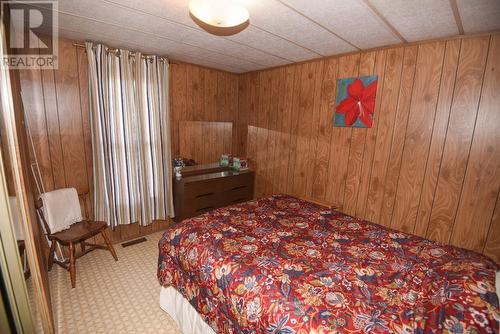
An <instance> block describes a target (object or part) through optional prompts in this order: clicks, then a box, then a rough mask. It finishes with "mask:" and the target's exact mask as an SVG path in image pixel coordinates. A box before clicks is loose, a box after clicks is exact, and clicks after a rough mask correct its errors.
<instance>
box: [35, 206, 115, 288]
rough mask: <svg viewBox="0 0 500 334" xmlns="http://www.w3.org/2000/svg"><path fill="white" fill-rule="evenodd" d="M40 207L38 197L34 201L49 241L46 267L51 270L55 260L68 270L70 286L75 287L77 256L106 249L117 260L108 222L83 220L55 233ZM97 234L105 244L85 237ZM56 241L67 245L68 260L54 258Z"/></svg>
mask: <svg viewBox="0 0 500 334" xmlns="http://www.w3.org/2000/svg"><path fill="white" fill-rule="evenodd" d="M42 208H43V202H42V200H41V199H39V200H37V201H36V209H37V211H38V213H39V215H40V218H41V220H42V222H43V225H44V227H45V230H46V231H47V237H48V238H49V240H50V241H51V245H50V252H49V261H48V262H49V263H48V267H49V268H48V269H49V271H50V270H52V265H53V263H54V262H55V263H57V264H58V265H60V266H61V267H63V268H64V269H66V270H68V271H69V274H70V278H71V287H72V288H74V287H75V283H76V267H75V263H76V259H77V258H79V257H82V256H83V255H85V254H87V253H89V252H91V251H93V250H94V249H107V250H109V251H110V253H111V255H113V258H114V259H115V261H118V257H117V256H116V252H115V249H114V248H113V245H112V244H111V242H110V240H109V238H108V236H107V235H106V228H107V227H108V224H107V223H106V222H102V221H89V220H83V221H81V222H77V223H74V224H72V225H71V226H70V228H68V229H66V230H63V231H60V232H57V233H51V231H50V228H49V224H48V223H47V221H46V220H45V217H44V215H43V210H42ZM98 234H101V235H102V237H103V239H104V241H105V242H106V245H98V244H94V243H88V242H87V241H86V240H87V239H89V238H92V237H94V236H96V235H98ZM56 242H59V243H60V244H61V245H63V246H68V247H69V260H68V259H66V260H65V261H59V260H56V259H54V252H55V250H56ZM78 243H79V244H80V247H81V252H80V253H76V247H75V245H76V244H78ZM87 247H88V248H87Z"/></svg>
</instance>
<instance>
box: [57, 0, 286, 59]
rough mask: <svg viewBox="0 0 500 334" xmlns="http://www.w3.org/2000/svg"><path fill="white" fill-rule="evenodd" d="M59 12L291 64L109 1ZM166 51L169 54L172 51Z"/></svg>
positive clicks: (66, 5) (70, 4)
mask: <svg viewBox="0 0 500 334" xmlns="http://www.w3.org/2000/svg"><path fill="white" fill-rule="evenodd" d="M89 3H94V7H92V6H89ZM96 6H98V8H99V10H98V11H95V8H96ZM59 10H60V11H61V12H65V13H70V14H74V15H78V16H81V17H85V18H89V19H90V18H91V19H92V20H98V21H102V22H107V23H110V24H113V25H116V26H121V27H123V29H125V30H138V31H141V32H143V33H147V34H153V35H157V36H159V37H163V38H168V39H171V40H174V41H178V42H182V43H186V44H190V45H196V46H199V47H201V48H205V49H207V50H212V51H216V52H220V53H224V54H226V55H230V56H233V57H238V58H241V59H244V60H246V61H248V62H253V63H255V64H256V65H260V66H267V67H272V66H278V65H283V64H286V63H289V61H286V60H285V59H283V58H280V57H276V56H274V55H272V54H269V53H265V52H262V51H260V50H257V49H255V48H252V47H248V46H246V45H242V44H239V43H235V42H233V41H231V40H228V39H224V38H220V37H217V36H214V35H211V34H208V33H206V32H204V31H201V30H199V29H195V28H191V27H188V26H186V25H182V24H178V23H172V22H171V21H168V20H166V19H164V18H161V17H158V16H156V15H151V14H145V13H143V12H138V11H135V10H133V9H130V8H127V7H123V6H117V5H115V4H111V3H109V2H104V1H98V0H90V1H86V2H84V1H74V0H70V1H64V2H63V3H61V4H60V6H59ZM166 51H167V52H168V50H166Z"/></svg>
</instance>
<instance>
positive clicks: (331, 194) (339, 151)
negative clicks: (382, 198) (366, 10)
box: [325, 54, 360, 206]
mask: <svg viewBox="0 0 500 334" xmlns="http://www.w3.org/2000/svg"><path fill="white" fill-rule="evenodd" d="M359 61H360V55H359V54H355V55H350V56H345V57H341V58H339V63H338V64H339V68H338V78H348V77H352V76H356V75H357V73H358V68H359ZM332 116H333V113H332ZM351 130H352V129H350V128H340V127H334V128H333V129H332V136H331V142H330V161H329V164H328V182H327V190H326V197H325V199H326V200H328V201H329V202H330V203H334V204H335V205H339V206H340V205H343V204H344V189H345V179H346V176H347V164H348V159H349V146H350V145H349V142H350V139H351Z"/></svg>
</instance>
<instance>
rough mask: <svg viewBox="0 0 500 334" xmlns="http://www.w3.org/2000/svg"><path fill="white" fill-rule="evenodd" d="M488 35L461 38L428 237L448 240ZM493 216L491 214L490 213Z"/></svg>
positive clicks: (464, 164)
mask: <svg viewBox="0 0 500 334" xmlns="http://www.w3.org/2000/svg"><path fill="white" fill-rule="evenodd" d="M488 42H489V38H477V39H468V40H464V41H462V46H461V49H460V58H459V62H458V70H457V77H456V81H455V90H454V93H453V102H452V105H451V112H450V120H449V122H448V131H447V134H446V141H445V146H444V151H443V158H442V162H441V168H440V170H439V175H438V183H437V188H436V194H435V195H434V203H433V206H432V213H431V218H430V221H429V227H428V232H427V237H428V238H431V239H433V240H438V241H441V242H448V241H449V239H450V237H451V232H452V229H453V224H454V221H455V214H456V211H457V207H458V203H459V200H460V193H461V191H462V185H463V182H464V176H465V171H466V168H467V162H468V159H469V151H470V147H471V141H472V136H473V131H474V123H475V120H476V114H477V110H478V103H479V97H480V94H481V86H482V82H483V74H484V68H485V63H486V56H487V54H488ZM490 217H491V214H490Z"/></svg>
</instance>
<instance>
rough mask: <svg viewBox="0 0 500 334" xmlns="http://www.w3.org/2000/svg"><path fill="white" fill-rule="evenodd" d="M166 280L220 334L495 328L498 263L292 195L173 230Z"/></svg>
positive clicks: (163, 271)
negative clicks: (325, 207) (328, 208)
mask: <svg viewBox="0 0 500 334" xmlns="http://www.w3.org/2000/svg"><path fill="white" fill-rule="evenodd" d="M159 251H160V255H159V263H158V278H159V281H160V283H161V284H162V285H163V286H170V285H172V286H173V287H174V288H176V289H177V290H178V291H180V292H181V293H182V294H183V295H184V297H186V298H187V299H188V300H189V301H190V303H191V305H193V306H194V307H195V308H196V310H197V311H198V312H199V313H200V314H201V315H202V317H203V318H204V320H205V321H206V322H207V323H208V324H209V325H210V326H211V327H212V328H213V329H214V330H215V331H216V332H218V333H269V334H270V333H281V334H291V333H335V332H336V333H354V332H356V333H363V332H364V333H380V332H395V333H436V332H443V333H498V331H499V323H498V321H499V320H500V312H499V305H498V296H497V295H496V293H495V270H496V264H495V263H494V262H493V261H492V260H490V259H488V258H486V257H484V256H482V255H479V254H476V253H474V252H470V251H467V250H464V249H460V248H456V247H451V246H445V245H442V244H438V243H435V242H432V241H429V240H426V239H423V238H419V237H416V236H412V235H409V234H404V233H400V232H397V231H394V230H391V229H388V228H385V227H383V226H380V225H376V224H373V223H370V222H367V221H362V220H358V219H356V218H353V217H350V216H347V215H344V214H342V213H340V212H336V211H330V210H325V209H324V208H322V207H319V206H316V205H314V204H311V203H308V202H304V201H302V200H298V199H295V198H293V197H290V196H287V195H275V196H272V197H269V198H265V199H260V200H254V201H250V202H247V203H243V204H239V205H235V206H231V207H226V208H221V209H218V210H215V211H212V212H210V213H207V214H204V215H202V216H199V217H196V218H192V219H189V220H185V221H184V222H182V223H180V224H177V225H173V226H171V227H170V228H169V229H168V230H167V231H166V232H165V234H164V235H163V237H162V239H161V240H160V242H159Z"/></svg>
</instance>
